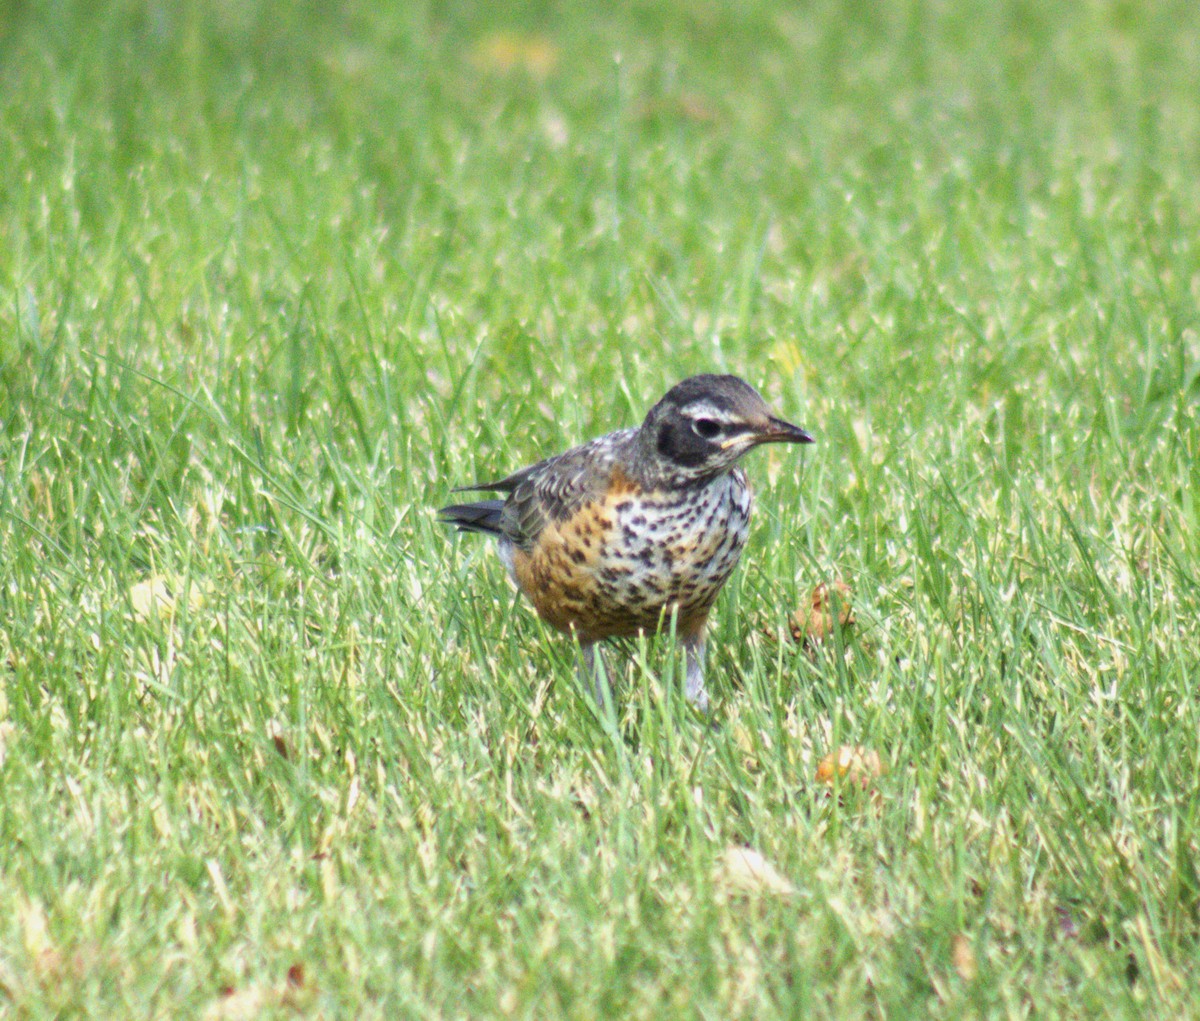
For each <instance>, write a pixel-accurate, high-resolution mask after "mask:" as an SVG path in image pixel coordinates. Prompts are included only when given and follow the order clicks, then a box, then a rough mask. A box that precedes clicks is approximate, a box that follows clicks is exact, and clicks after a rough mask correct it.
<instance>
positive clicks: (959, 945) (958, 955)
mask: <svg viewBox="0 0 1200 1021" xmlns="http://www.w3.org/2000/svg"><path fill="white" fill-rule="evenodd" d="M950 960H951V961H952V962H953V963H954V970H955V971H957V972H958V977H959V978H961V979H962V980H963V981H964V982H973V981H974V980H975V976H976V975H978V974H979V968H978V966H977V965H976V963H975V948H974V947H973V946H972V945H971V939H970V937H969V936H967V935H965V934H964V933H961V932H956V933H955V934H954V938H953V939H952V940H951V941H950Z"/></svg>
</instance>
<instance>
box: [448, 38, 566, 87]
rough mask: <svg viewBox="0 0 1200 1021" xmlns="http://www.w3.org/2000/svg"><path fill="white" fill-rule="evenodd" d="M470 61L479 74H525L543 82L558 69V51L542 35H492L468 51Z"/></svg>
mask: <svg viewBox="0 0 1200 1021" xmlns="http://www.w3.org/2000/svg"><path fill="white" fill-rule="evenodd" d="M470 59H471V63H472V64H474V65H475V66H476V67H477V68H479V69H480V70H482V71H498V72H501V73H503V74H508V73H509V72H511V71H525V72H527V73H529V74H531V75H533V76H534V77H535V78H545V77H546V76H547V75H549V74H550V72H551V71H553V70H554V68H555V67H557V66H558V47H557V46H556V45H555V44H554V43H553V42H551V41H550V40H549V39H547V38H546V37H545V36H543V35H522V34H520V33H518V32H495V33H493V34H492V35H489V36H485V37H484V38H483V39H480V40H479V41H478V42H477V43H476V44H475V45H474V46H472V47H471V53H470Z"/></svg>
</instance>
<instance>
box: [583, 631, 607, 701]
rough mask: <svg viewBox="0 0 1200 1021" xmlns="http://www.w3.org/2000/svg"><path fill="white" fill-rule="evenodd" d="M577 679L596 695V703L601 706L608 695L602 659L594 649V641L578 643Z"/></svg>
mask: <svg viewBox="0 0 1200 1021" xmlns="http://www.w3.org/2000/svg"><path fill="white" fill-rule="evenodd" d="M579 679H580V681H582V682H583V684H584V686H585V687H587V688H588V689H590V690H591V692H592V694H593V695H594V696H595V697H596V705H598V706H603V705H604V704H605V698H606V697H608V690H609V688H608V678H607V677H606V676H605V672H604V659H603V658H602V657H601V656H600V654H599V653H598V652H597V651H596V643H595V642H583V641H581V642H580V643H579Z"/></svg>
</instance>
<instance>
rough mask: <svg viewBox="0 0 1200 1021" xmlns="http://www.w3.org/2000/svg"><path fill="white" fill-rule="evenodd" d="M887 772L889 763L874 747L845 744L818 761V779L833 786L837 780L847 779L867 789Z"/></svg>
mask: <svg viewBox="0 0 1200 1021" xmlns="http://www.w3.org/2000/svg"><path fill="white" fill-rule="evenodd" d="M886 772H887V764H886V763H885V762H884V761H883V760H882V759H881V758H880V757H879V753H878V752H877V751H875V750H874V749H873V748H864V747H863V746H862V745H859V744H856V745H849V744H844V745H842V747H841V748H839V749H838V750H837V751H836V752H830V753H829V754H828V755H826V756H825V758H823V759H822V760H821V761H820V763H818V765H817V781H818V782H819V783H824V784H829V785H830V786H832V785H833V784H834V782H835V781H837V780H847V781H849V782H850V783H852V784H856V785H857V786H859V787H861V788H862V789H863V790H866V789H867V788H868V787H870V786H871V781H872V780H876V779H878V778H879V777H881V776H883V775H884V774H885V773H886Z"/></svg>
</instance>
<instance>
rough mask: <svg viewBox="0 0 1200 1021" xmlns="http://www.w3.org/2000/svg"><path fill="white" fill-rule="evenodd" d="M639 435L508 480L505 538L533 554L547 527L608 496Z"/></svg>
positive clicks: (614, 436) (617, 436) (618, 436)
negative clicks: (622, 458)
mask: <svg viewBox="0 0 1200 1021" xmlns="http://www.w3.org/2000/svg"><path fill="white" fill-rule="evenodd" d="M635 431H636V430H633V429H623V430H621V431H620V432H615V433H609V434H608V435H607V436H601V437H600V438H599V439H595V440H592V441H591V442H590V443H585V444H584V445H583V446H580V447H575V448H573V449H572V450H568V451H567V452H566V453H565V454H559V455H558V456H557V457H551V458H549V459H547V460H545V461H540V462H538V463H537V464H535V465H532V466H531V467H529V468H524V469H522V470H521V471H519V472H515V473H514V474H512V475H510V476H509V477H508V478H507V479H504V480H502V481H503V483H504V484H507V483H510V482H511V483H512V486H511V495H510V496H509V498H508V499H507V500H506V501H505V504H504V510H503V512H502V513H501V517H500V527H501V529H502V531H503V532H504V534H505V535H506V536H507V537H508V538H509V539H511V540H512V541H513V543H514V544H515V545H516V546H517V547H518V548H520V549H525V550H528V549H530V548H531V547H532V546H533V544H534V543H535V542H536V541H537V538H538V536H539V535H541V534H542V530H543V529H545V527H546V526H547V525H549V524H551V523H557V522H560V521H565V520H566V519H567V518H569V517H570V516H571V515H572V514H574V513H575V512H576V511H578V510H579V508H580V507H582V506H584V505H585V504H587V503H589V502H591V501H592V500H595V499H598V498H599V497H601V496H603V495H604V494H605V493H606V492H607V491H608V486H609V482H610V480H611V478H612V473H613V466H614V465H615V464H616V461H617V458H618V457H619V456H620V454H621V453H623V452H624V451H625V450H626V449H627V448H628V446H629V444H630V441H631V440H632V438H633V435H634V433H635ZM496 488H501V486H500V485H497V486H496ZM504 488H507V485H505V487H504Z"/></svg>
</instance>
